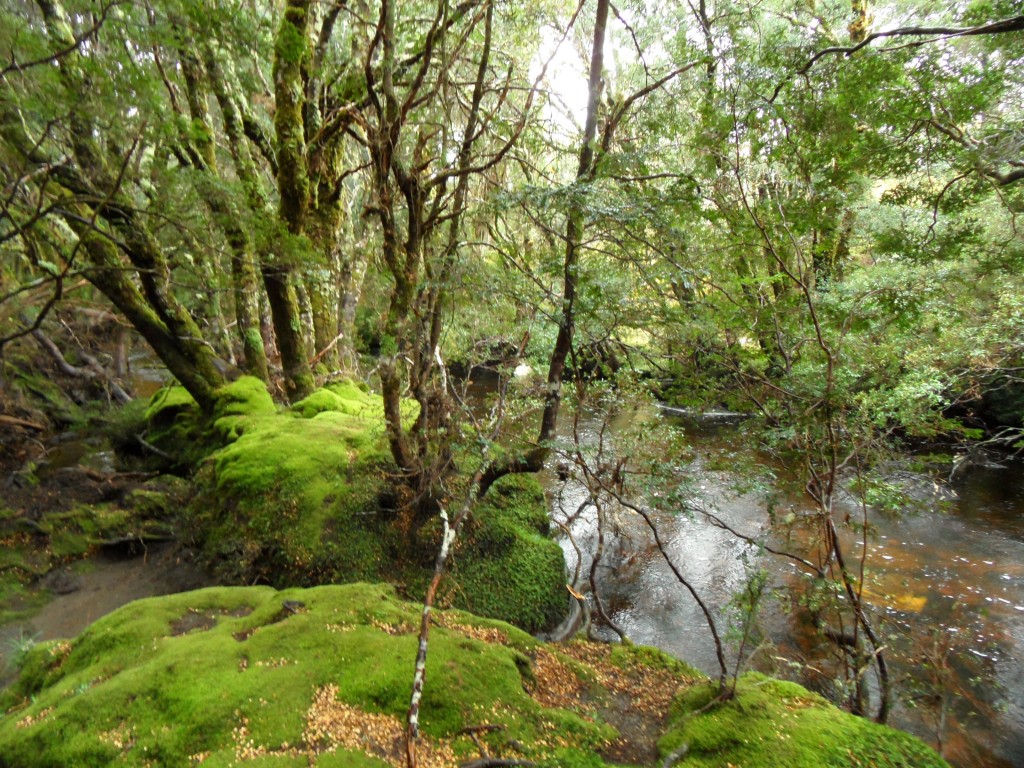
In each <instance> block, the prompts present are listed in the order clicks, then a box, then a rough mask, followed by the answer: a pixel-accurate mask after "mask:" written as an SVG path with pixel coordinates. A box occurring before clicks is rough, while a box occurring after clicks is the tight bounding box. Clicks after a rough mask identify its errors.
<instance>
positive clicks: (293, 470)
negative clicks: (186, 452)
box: [169, 378, 568, 631]
mask: <svg viewBox="0 0 1024 768" xmlns="http://www.w3.org/2000/svg"><path fill="white" fill-rule="evenodd" d="M252 382H255V384H252ZM257 385H258V386H257ZM230 386H231V387H234V391H235V393H236V394H235V395H233V396H232V398H231V399H228V396H227V393H226V392H225V393H223V394H219V401H218V402H219V404H218V406H217V408H216V409H215V414H214V418H215V429H216V431H217V432H218V434H219V435H220V439H221V440H222V441H223V442H224V443H225V444H224V445H223V447H221V448H219V449H217V450H216V451H213V452H212V453H211V454H210V455H209V457H208V459H207V460H206V462H205V467H204V469H203V471H202V472H201V473H200V474H199V475H198V477H197V481H198V483H199V486H200V493H199V494H198V496H197V497H196V499H195V501H194V502H193V504H192V506H191V512H190V522H191V528H192V530H193V532H194V535H195V537H196V538H197V540H199V541H200V542H201V543H202V546H203V549H204V551H205V552H206V554H207V555H208V557H209V558H210V559H211V560H212V561H213V562H214V563H215V565H216V566H217V568H218V570H219V571H220V573H221V575H222V577H223V578H225V579H227V580H228V581H230V582H232V583H254V582H255V583H267V584H270V585H273V586H277V587H285V586H312V585H316V584H323V583H328V582H330V583H338V582H351V581H360V580H388V581H392V582H396V583H401V584H403V585H405V586H406V587H407V588H408V589H409V590H410V591H411V592H412V593H413V594H421V593H422V591H423V588H424V586H425V584H426V581H427V580H428V579H429V576H430V573H431V571H432V566H433V559H434V555H435V553H436V550H437V543H438V542H437V540H438V539H439V536H440V531H439V528H432V527H431V526H429V525H428V526H427V532H426V535H419V536H415V535H412V534H410V533H409V527H410V524H409V521H408V520H407V519H406V518H404V517H403V516H401V515H397V514H396V511H395V510H394V509H393V508H392V507H393V506H394V504H393V503H392V502H390V501H389V499H390V495H391V493H392V491H393V485H392V482H393V478H394V476H395V475H396V474H397V473H396V470H395V467H394V464H393V462H392V460H391V454H390V451H389V449H388V445H387V440H386V434H385V426H384V407H383V401H382V400H381V398H380V397H379V396H377V395H373V394H370V393H368V392H366V391H365V390H364V389H362V388H361V387H359V386H357V385H355V384H351V383H347V382H343V383H336V384H332V385H330V386H328V387H326V388H324V389H321V390H318V391H316V392H314V393H313V394H311V395H310V396H309V397H306V398H305V399H303V400H300V401H299V402H297V403H296V404H295V405H293V406H292V407H291V408H289V409H288V410H285V411H277V410H276V409H274V408H273V407H272V404H270V403H269V398H267V397H266V391H265V390H263V389H262V384H260V383H259V382H258V381H257V380H255V379H253V380H251V381H250V382H246V381H245V379H244V378H243V379H240V380H239V382H236V383H235V384H233V385H230ZM225 389H227V388H225ZM261 392H262V394H261ZM264 398H266V399H264ZM172 402H173V401H172ZM182 402H183V400H182ZM220 403H227V405H225V406H223V407H222V406H221V405H220ZM169 407H177V406H173V405H172V406H169ZM184 407H186V408H187V407H188V405H187V403H185V405H184ZM193 410H194V409H193ZM404 416H405V418H406V419H407V420H409V421H411V420H413V419H414V418H415V417H416V406H415V403H410V404H407V405H406V406H405V413H404ZM431 532H433V533H434V534H436V535H435V536H431V535H430V533H431ZM441 602H442V604H444V605H455V606H459V607H465V608H470V609H472V610H474V611H475V612H477V613H480V614H482V615H486V616H490V617H494V618H501V619H505V620H508V621H511V622H513V623H514V624H516V625H518V626H520V627H523V628H525V629H527V630H529V631H539V630H541V629H544V628H547V627H551V626H553V625H554V624H556V623H557V622H558V620H559V619H560V618H561V617H562V616H563V615H564V613H565V611H566V610H567V607H568V597H567V593H566V590H565V580H564V561H563V558H562V552H561V548H560V547H559V546H558V545H557V544H556V543H555V542H553V541H552V540H551V539H550V538H549V537H548V517H547V505H546V503H545V500H544V494H543V491H542V490H541V488H540V486H539V485H538V484H537V482H536V480H534V479H533V478H529V477H510V478H506V479H505V480H504V481H502V482H499V483H498V484H496V485H495V486H494V487H493V488H492V489H491V491H490V492H489V493H488V494H487V498H486V501H485V502H484V503H482V504H480V505H479V508H478V509H477V510H476V512H475V514H474V520H473V522H472V523H471V524H470V525H469V526H468V527H467V529H466V532H465V536H464V537H463V540H462V541H461V542H460V545H459V547H458V550H457V553H456V558H455V567H454V569H453V571H452V576H451V578H449V580H448V581H447V583H446V589H445V590H444V591H443V593H442V601H441Z"/></svg>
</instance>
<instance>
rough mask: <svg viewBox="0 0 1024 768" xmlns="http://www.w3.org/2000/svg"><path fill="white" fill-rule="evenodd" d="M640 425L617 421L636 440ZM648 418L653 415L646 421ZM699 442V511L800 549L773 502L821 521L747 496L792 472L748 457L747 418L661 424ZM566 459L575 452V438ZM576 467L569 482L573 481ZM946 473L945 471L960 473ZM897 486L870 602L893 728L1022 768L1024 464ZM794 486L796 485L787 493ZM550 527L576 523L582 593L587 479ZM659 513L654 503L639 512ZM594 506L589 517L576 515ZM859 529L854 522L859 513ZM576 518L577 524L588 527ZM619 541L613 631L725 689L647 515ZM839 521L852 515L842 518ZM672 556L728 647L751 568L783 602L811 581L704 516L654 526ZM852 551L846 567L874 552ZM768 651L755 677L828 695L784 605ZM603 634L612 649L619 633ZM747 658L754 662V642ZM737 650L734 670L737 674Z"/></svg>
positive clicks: (956, 753) (613, 546) (629, 517)
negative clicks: (905, 490)
mask: <svg viewBox="0 0 1024 768" xmlns="http://www.w3.org/2000/svg"><path fill="white" fill-rule="evenodd" d="M634 418H636V416H635V415H630V416H626V417H623V416H619V417H617V421H618V424H616V423H615V422H614V421H613V427H615V426H618V427H623V426H624V424H625V423H628V422H629V420H631V419H634ZM643 418H649V415H645V416H643ZM663 418H668V419H669V420H671V421H674V422H675V423H676V424H678V425H679V427H681V429H682V430H683V432H684V433H685V435H686V437H687V439H686V442H685V445H686V446H687V448H686V449H685V450H684V452H683V453H684V455H685V457H686V460H685V461H684V462H681V463H680V464H679V467H678V472H679V476H680V482H684V481H685V482H687V483H688V484H689V485H688V487H687V491H686V493H687V495H688V496H689V497H690V501H691V504H688V505H687V506H693V507H696V508H698V509H699V508H705V509H712V510H713V511H714V512H715V514H717V515H718V516H719V517H720V518H721V519H722V520H724V521H725V522H726V523H727V524H728V525H729V526H730V527H732V528H733V529H735V530H736V531H738V532H741V533H743V534H745V535H746V536H748V537H751V538H753V539H756V540H765V541H767V542H768V543H769V544H770V545H772V544H774V546H775V547H776V548H787V549H789V550H797V549H799V546H800V542H801V540H802V539H806V536H803V537H801V535H800V532H799V530H797V531H796V532H795V536H794V537H791V538H790V540H788V541H782V540H780V539H779V538H778V537H777V536H776V537H773V536H772V535H771V534H770V531H769V514H768V506H769V500H770V502H771V504H773V505H774V509H775V512H776V513H777V515H780V516H781V515H784V514H790V513H792V514H794V515H795V516H796V517H797V518H798V519H799V517H800V515H801V514H803V513H806V512H809V511H810V509H811V507H810V504H809V500H806V499H804V498H802V497H801V495H800V494H797V493H795V492H790V493H789V494H788V495H787V494H785V493H782V494H780V493H778V490H777V488H776V489H775V490H774V491H770V489H765V488H763V487H762V488H760V489H759V490H756V491H754V490H737V482H738V481H740V480H743V475H744V474H745V473H746V472H748V471H749V467H750V466H752V465H761V466H762V467H765V466H766V465H767V468H768V469H770V470H771V474H772V475H773V476H774V477H775V478H777V480H778V484H779V485H784V484H785V481H786V479H787V478H786V471H785V469H784V468H782V467H780V466H778V465H777V464H773V462H772V460H771V459H769V458H767V457H763V456H757V455H755V454H754V452H753V450H752V449H750V448H747V447H746V446H747V445H749V444H750V442H751V441H748V440H747V439H745V437H744V435H743V432H742V429H741V426H740V424H739V422H738V420H737V419H731V418H729V416H728V415H727V414H719V415H717V416H716V415H711V416H709V417H693V416H690V417H682V416H676V415H672V414H670V413H669V414H663ZM575 431H576V433H577V435H578V441H579V443H581V444H584V445H590V446H593V445H595V444H596V443H598V442H600V441H602V440H603V441H604V444H605V447H606V448H607V447H608V444H609V443H610V442H613V441H614V429H613V430H612V434H611V437H609V434H608V433H607V432H604V433H603V434H602V432H601V424H600V422H599V421H598V420H597V419H596V418H590V419H583V420H582V421H581V422H578V423H577V427H576V430H575ZM562 440H563V447H566V446H567V445H568V440H567V438H566V435H563V436H562ZM564 469H565V467H563V472H562V474H563V476H564V474H565V472H564ZM947 471H948V469H947ZM893 474H894V476H895V480H894V482H896V483H897V484H901V485H904V486H910V487H911V490H912V492H913V495H914V496H915V497H916V498H917V500H918V501H917V503H914V504H913V508H912V509H903V510H898V511H892V510H890V511H888V512H886V513H877V512H869V523H870V530H871V531H872V534H871V536H870V537H869V539H868V542H867V558H866V564H867V574H868V578H867V579H866V583H867V584H869V588H868V590H867V594H868V596H869V601H870V603H871V607H872V609H873V610H874V612H875V613H876V615H878V616H879V618H880V620H881V624H882V626H883V631H884V632H885V635H886V644H887V645H888V646H889V649H890V650H889V653H890V659H891V661H890V663H891V664H892V665H893V666H894V677H895V679H896V680H897V681H898V686H899V689H900V692H901V694H902V695H901V696H900V699H899V701H898V702H897V705H896V708H895V711H894V713H893V715H892V717H891V718H890V723H891V724H893V725H896V726H897V727H900V728H903V729H905V730H909V731H911V732H913V733H916V734H917V735H918V736H920V737H922V738H923V739H924V740H925V741H927V742H928V743H930V744H932V745H933V746H935V747H936V748H937V749H939V750H940V751H941V752H942V754H943V755H944V756H945V757H946V758H947V759H948V760H949V761H950V762H952V763H953V764H954V765H957V766H961V768H976V767H977V768H981V767H982V766H1022V765H1024V464H1022V463H1020V462H1004V464H1003V466H1002V467H984V468H978V469H973V470H971V471H968V472H966V473H964V474H963V475H962V476H961V477H960V478H959V479H958V480H957V481H955V482H954V483H952V484H947V483H945V482H943V481H942V480H936V479H934V478H932V477H930V476H928V475H922V474H914V473H910V472H907V471H900V472H894V473H893ZM788 479H789V480H792V476H790V477H789V478H788ZM546 482H547V486H548V491H549V493H550V495H551V497H552V499H553V502H552V516H553V518H554V519H555V520H560V521H565V520H566V519H567V516H569V517H574V519H573V520H572V521H571V522H570V523H569V524H568V525H567V528H568V529H569V530H570V531H571V532H572V534H573V535H572V538H573V540H574V541H575V544H576V546H574V545H573V543H572V541H570V540H569V538H568V537H567V536H563V538H562V543H563V548H564V550H565V554H566V559H567V562H568V563H569V566H570V572H572V571H573V570H574V569H575V566H576V564H577V561H578V560H579V557H578V555H577V548H576V547H577V546H578V547H579V550H580V551H581V552H582V553H583V562H582V563H580V565H581V566H582V573H583V581H586V574H587V572H588V571H589V568H590V565H591V564H592V556H591V553H592V552H593V551H594V545H595V543H596V523H595V517H596V516H595V512H594V509H593V507H587V505H586V502H587V499H588V493H587V490H586V488H585V487H584V484H583V483H582V481H581V480H580V475H579V473H574V474H573V475H572V476H570V477H569V479H567V480H564V481H563V480H560V479H559V478H558V477H557V476H556V475H555V473H552V474H550V475H548V476H547V481H546ZM640 501H641V502H644V503H645V505H646V501H648V500H643V499H641V500H640ZM581 507H582V512H579V511H580V509H581ZM850 511H851V512H852V513H853V514H854V515H857V514H859V511H858V510H857V509H856V508H852V507H851V510H850ZM578 512H579V514H577V513H578ZM606 512H607V516H608V518H609V519H612V520H613V521H614V522H615V527H616V530H617V533H616V535H615V536H614V537H613V538H612V540H610V541H606V544H605V550H604V555H603V557H602V561H601V567H599V568H598V571H597V573H598V588H599V591H600V593H601V597H602V601H603V602H604V604H605V607H606V609H607V612H608V614H609V617H610V618H611V619H612V621H613V622H614V623H615V624H616V625H617V626H618V627H619V628H620V629H622V630H623V631H624V632H625V633H626V635H627V636H628V637H629V638H630V639H631V640H633V641H634V642H637V643H642V644H646V645H654V646H657V647H659V648H662V649H663V650H665V651H668V652H670V653H672V654H673V655H675V656H678V657H679V658H681V659H684V660H686V661H688V662H690V663H691V664H693V665H694V666H697V667H698V668H700V669H702V670H703V671H705V672H707V673H709V674H713V675H717V673H718V665H717V661H716V655H715V652H714V645H713V643H712V641H711V637H710V634H709V631H708V628H707V623H706V622H705V619H704V616H703V614H702V613H701V611H700V609H699V607H698V606H697V604H696V603H695V602H694V600H693V599H692V598H691V597H690V596H689V594H687V593H686V592H685V591H684V590H683V589H682V588H681V587H680V585H679V583H678V581H677V580H676V577H675V576H674V575H673V573H672V572H671V570H670V569H669V567H668V566H667V565H666V563H665V561H664V557H663V556H662V554H661V552H660V551H659V550H658V548H657V547H655V546H654V545H653V542H652V539H651V537H650V536H649V534H648V533H647V530H646V526H645V524H644V522H643V520H642V519H640V518H639V517H638V516H637V515H635V514H631V513H629V512H628V511H625V510H618V511H616V510H606ZM840 514H842V509H840ZM655 519H656V522H657V525H658V528H659V533H660V536H661V538H662V540H663V543H664V545H665V546H664V548H665V551H666V552H667V554H668V555H669V557H670V558H671V559H672V561H673V562H674V564H675V565H676V566H677V568H678V569H679V571H680V572H681V573H682V574H683V576H684V577H685V578H686V579H687V580H689V581H690V582H691V584H692V585H693V586H694V587H695V588H696V590H697V591H698V592H699V594H700V595H701V596H702V598H703V599H704V600H705V601H706V603H707V604H708V605H709V607H710V608H711V610H712V613H713V614H714V616H715V619H716V622H717V625H718V627H719V630H720V631H721V632H723V633H724V632H725V631H726V628H727V626H728V623H729V614H730V610H729V603H730V599H731V597H732V596H733V595H734V594H735V593H736V592H737V591H739V590H741V589H742V588H743V587H744V585H745V583H746V581H747V577H748V573H749V572H750V569H751V568H752V567H757V568H763V569H765V570H766V571H767V573H768V581H769V584H770V586H771V587H773V588H775V589H776V590H777V591H778V592H780V593H782V592H788V591H789V590H787V589H785V588H787V587H797V586H799V582H800V581H801V578H802V577H801V576H800V571H799V568H798V567H797V566H796V565H795V564H794V563H792V562H791V561H789V560H785V559H783V558H778V557H776V556H773V555H770V554H765V553H763V551H761V550H759V549H758V548H757V547H754V546H752V545H750V544H748V543H746V542H744V541H742V540H740V539H737V538H736V537H735V536H733V535H732V534H730V533H728V532H726V531H724V530H722V529H721V528H718V527H715V526H713V525H711V524H709V523H708V521H707V519H706V518H704V516H703V515H701V514H700V513H699V512H697V513H695V514H689V515H687V514H679V513H672V512H670V511H661V512H658V513H656V514H655ZM859 545H860V542H859V540H857V539H856V538H855V537H853V536H851V537H849V540H847V541H846V549H847V553H848V557H849V558H851V559H852V558H853V557H854V556H856V557H857V559H858V560H859V559H860V558H859V556H860V554H861V552H862V551H863V547H862V546H859ZM759 623H760V629H761V631H762V634H763V639H764V640H765V642H764V643H763V644H762V645H760V646H759V647H758V650H757V652H756V653H755V654H754V655H753V658H752V659H745V661H744V664H743V668H744V669H746V668H751V667H753V668H760V669H765V670H767V671H770V672H772V673H773V674H777V675H779V676H784V677H789V678H791V679H796V680H798V681H800V682H803V683H804V684H806V685H808V687H811V688H812V689H815V690H818V691H819V692H822V693H824V694H825V695H829V694H830V693H834V690H830V685H831V683H830V681H829V675H828V671H829V663H830V661H829V659H830V655H831V649H830V647H829V645H830V644H829V643H828V642H827V641H823V640H822V639H821V638H819V637H818V636H817V634H816V633H815V632H814V630H813V628H811V627H810V626H809V625H807V624H805V623H802V621H801V620H800V619H799V618H798V616H797V612H795V611H793V610H791V608H790V606H789V604H787V603H785V602H783V601H773V600H769V601H766V602H765V604H764V608H763V611H762V616H761V619H760V622H759ZM597 631H598V634H600V635H601V636H603V637H606V638H609V639H611V638H613V637H615V635H614V633H612V632H611V631H610V630H609V629H608V628H607V627H598V629H597ZM747 650H748V651H749V650H750V644H749V643H748V647H747ZM736 657H737V653H736V647H735V644H732V645H731V646H730V651H729V664H730V671H732V669H734V668H735V664H736Z"/></svg>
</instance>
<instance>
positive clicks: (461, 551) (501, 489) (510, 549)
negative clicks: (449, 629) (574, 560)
mask: <svg viewBox="0 0 1024 768" xmlns="http://www.w3.org/2000/svg"><path fill="white" fill-rule="evenodd" d="M550 525H551V523H550V519H549V517H548V507H547V502H546V500H545V498H544V490H543V489H542V488H541V486H540V483H539V482H538V481H537V479H536V478H535V477H534V476H533V475H509V476H506V477H503V478H501V479H500V480H499V481H498V482H496V483H495V484H494V485H492V486H491V488H490V489H489V490H488V492H487V495H486V496H485V497H484V500H483V501H482V502H481V503H480V504H479V505H478V506H477V508H476V509H475V510H474V512H473V518H472V520H470V522H469V523H468V525H467V526H466V528H465V530H464V532H463V537H462V541H461V542H460V544H459V545H458V546H457V547H456V551H455V556H454V557H453V562H452V569H451V572H452V582H453V583H452V584H451V590H450V591H451V601H452V604H453V605H456V606H458V607H460V608H465V609H466V610H469V611H472V612H473V613H476V614H478V615H481V616H489V617H492V618H501V619H505V620H506V621H511V622H513V623H514V624H516V625H517V626H520V627H523V628H524V629H527V630H529V631H530V632H539V631H541V630H543V629H547V628H550V627H552V626H554V625H555V624H557V623H558V622H559V621H560V620H561V619H562V618H563V617H564V616H565V615H566V613H567V612H568V610H569V599H570V598H569V593H568V590H567V589H566V586H565V558H564V556H563V554H562V548H561V547H560V546H559V545H558V544H557V543H556V542H555V541H554V540H552V538H551V535H550V530H549V529H550Z"/></svg>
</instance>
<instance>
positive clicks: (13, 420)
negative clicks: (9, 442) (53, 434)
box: [0, 414, 46, 432]
mask: <svg viewBox="0 0 1024 768" xmlns="http://www.w3.org/2000/svg"><path fill="white" fill-rule="evenodd" d="M0 424H9V425H10V426H12V427H25V428H26V429H34V430H36V431H38V432H45V431H46V425H45V424H38V423H37V422H34V421H29V420H28V419H19V418H17V417H15V416H4V415H3V414H0Z"/></svg>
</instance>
